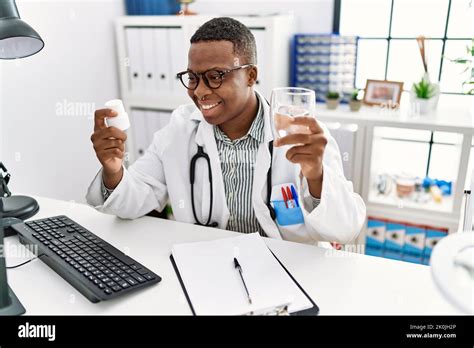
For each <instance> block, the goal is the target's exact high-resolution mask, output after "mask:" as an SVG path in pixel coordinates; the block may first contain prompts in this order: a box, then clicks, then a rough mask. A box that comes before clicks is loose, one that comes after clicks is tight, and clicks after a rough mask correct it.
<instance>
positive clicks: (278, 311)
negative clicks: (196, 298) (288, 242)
mask: <svg viewBox="0 0 474 348" xmlns="http://www.w3.org/2000/svg"><path fill="white" fill-rule="evenodd" d="M269 250H270V249H269ZM270 252H271V253H272V255H273V257H275V259H276V260H277V261H278V263H279V264H280V266H281V267H282V268H283V269H284V270H285V272H286V273H287V274H288V275H289V276H290V278H291V280H292V281H293V282H294V283H295V284H296V285H297V286H298V288H299V289H300V290H301V292H302V293H303V294H304V295H305V296H306V297H307V298H308V300H309V302H311V304H312V305H313V307H311V308H307V309H304V310H301V311H298V312H293V313H289V315H290V316H315V315H318V314H319V307H318V305H317V304H316V303H315V302H314V301H313V299H312V298H311V297H310V296H309V295H308V294H307V293H306V291H305V290H304V289H303V287H302V286H301V285H300V283H298V282H297V281H296V279H295V278H294V277H293V275H292V274H291V273H290V272H289V271H288V270H287V269H286V267H285V266H283V264H282V263H281V261H280V260H279V259H278V257H276V255H275V254H274V253H273V251H271V250H270ZM170 261H171V264H172V265H173V268H174V271H175V272H176V275H177V276H178V280H179V283H180V284H181V288H182V289H183V292H184V296H185V297H186V301H188V304H189V308H191V312H192V313H193V315H196V312H195V310H194V307H193V304H192V302H191V299H190V298H189V295H188V292H187V290H186V287H185V286H184V282H183V279H182V278H181V274H180V273H179V270H178V266H177V265H176V262H175V260H174V257H173V254H170ZM284 313H285V308H275V309H274V310H273V314H275V315H277V316H278V315H285V314H284Z"/></svg>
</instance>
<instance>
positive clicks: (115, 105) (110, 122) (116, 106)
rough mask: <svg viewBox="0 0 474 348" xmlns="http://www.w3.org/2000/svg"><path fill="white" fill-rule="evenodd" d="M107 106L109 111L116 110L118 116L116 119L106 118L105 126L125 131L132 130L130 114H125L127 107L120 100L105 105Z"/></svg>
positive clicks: (113, 100)
mask: <svg viewBox="0 0 474 348" xmlns="http://www.w3.org/2000/svg"><path fill="white" fill-rule="evenodd" d="M105 106H106V107H107V108H108V109H111V110H114V111H115V112H117V114H118V115H117V116H115V117H106V118H105V124H106V125H107V127H116V128H118V129H120V130H123V131H124V130H127V129H128V128H130V119H129V118H128V114H127V113H126V112H125V107H124V106H123V102H122V101H121V100H120V99H112V100H109V101H108V102H107V103H105Z"/></svg>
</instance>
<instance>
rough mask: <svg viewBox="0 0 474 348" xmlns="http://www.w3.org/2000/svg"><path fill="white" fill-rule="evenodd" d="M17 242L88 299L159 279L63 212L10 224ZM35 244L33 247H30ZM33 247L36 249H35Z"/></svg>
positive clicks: (113, 294) (95, 299) (107, 296)
mask: <svg viewBox="0 0 474 348" xmlns="http://www.w3.org/2000/svg"><path fill="white" fill-rule="evenodd" d="M12 228H13V229H14V230H15V231H17V232H18V235H19V238H20V242H21V243H22V244H25V245H26V246H27V247H29V248H30V250H32V251H35V252H37V254H38V255H41V254H43V256H41V257H40V260H42V261H43V262H44V263H46V264H47V265H48V266H49V267H51V268H52V269H53V270H54V271H55V272H56V273H58V274H59V275H60V276H61V277H63V278H64V279H65V280H66V281H68V282H69V283H70V284H71V285H72V286H73V287H75V288H76V289H77V290H78V291H79V292H81V293H82V294H83V295H84V296H85V297H87V298H88V299H89V300H90V301H91V302H94V303H95V302H99V301H101V300H109V299H112V298H116V297H118V296H121V295H124V294H126V293H129V292H131V291H135V290H138V289H140V288H144V287H146V286H149V285H152V284H156V283H158V282H159V281H161V278H160V277H159V276H158V275H156V274H155V273H153V272H151V271H150V270H149V269H147V268H146V267H144V266H143V265H141V264H139V263H138V262H136V261H135V260H133V259H132V258H130V257H128V256H127V255H125V254H124V253H123V252H121V251H120V250H118V249H116V248H115V247H113V246H112V245H110V244H109V243H107V242H106V241H104V240H102V239H100V238H99V237H97V236H96V235H95V234H93V233H92V232H90V231H88V230H87V229H85V228H84V227H82V226H80V225H79V224H78V223H76V222H74V221H73V220H71V219H70V218H68V217H67V216H64V215H60V216H55V217H51V218H46V219H40V220H35V221H28V222H24V223H19V224H14V225H12ZM35 245H37V248H32V247H33V246H35ZM35 249H36V250H35Z"/></svg>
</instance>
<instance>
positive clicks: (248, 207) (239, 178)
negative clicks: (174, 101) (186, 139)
mask: <svg viewBox="0 0 474 348" xmlns="http://www.w3.org/2000/svg"><path fill="white" fill-rule="evenodd" d="M263 126H264V120H263V107H262V103H261V102H260V101H259V107H258V112H257V116H256V117H255V119H254V121H253V122H252V125H251V126H250V129H249V131H248V132H247V134H246V135H245V136H243V137H242V138H239V139H236V140H231V139H229V137H228V136H227V135H226V134H225V133H224V132H222V130H221V129H220V128H219V127H218V126H214V136H215V138H216V143H217V151H218V152H219V159H220V162H221V170H222V177H223V179H224V190H225V196H226V200H227V207H228V208H229V213H230V216H229V220H228V223H227V227H226V229H227V230H230V231H237V232H242V233H252V232H259V233H260V235H262V236H265V232H264V231H263V229H262V228H261V227H260V224H259V223H258V220H257V218H256V216H255V211H254V209H253V204H252V187H253V176H254V169H255V161H256V159H257V152H258V147H259V145H260V144H261V143H263V139H264V128H263Z"/></svg>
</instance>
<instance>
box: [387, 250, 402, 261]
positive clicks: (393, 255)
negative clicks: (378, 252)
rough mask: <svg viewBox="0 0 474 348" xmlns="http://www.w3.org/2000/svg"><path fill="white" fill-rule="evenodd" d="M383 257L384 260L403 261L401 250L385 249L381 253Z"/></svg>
mask: <svg viewBox="0 0 474 348" xmlns="http://www.w3.org/2000/svg"><path fill="white" fill-rule="evenodd" d="M383 257H385V258H386V259H392V260H399V261H402V260H403V254H402V250H401V249H400V250H391V249H385V251H384V252H383Z"/></svg>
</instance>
